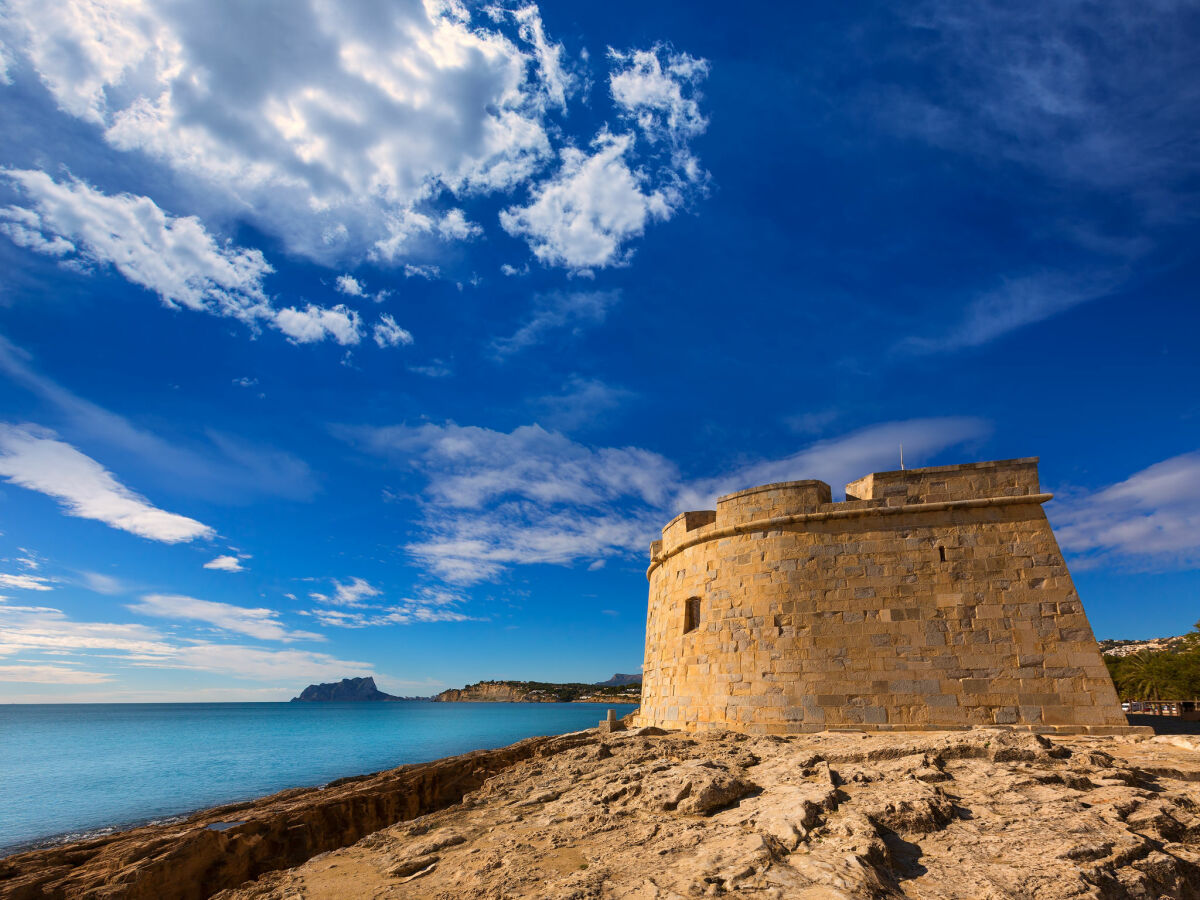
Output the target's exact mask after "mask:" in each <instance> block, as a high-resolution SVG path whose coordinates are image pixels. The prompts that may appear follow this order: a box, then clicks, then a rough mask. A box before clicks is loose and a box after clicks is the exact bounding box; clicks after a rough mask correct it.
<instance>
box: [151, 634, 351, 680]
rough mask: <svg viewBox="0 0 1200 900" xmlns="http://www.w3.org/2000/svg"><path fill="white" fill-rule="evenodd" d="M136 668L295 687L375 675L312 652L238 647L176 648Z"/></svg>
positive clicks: (326, 654)
mask: <svg viewBox="0 0 1200 900" xmlns="http://www.w3.org/2000/svg"><path fill="white" fill-rule="evenodd" d="M131 665H135V666H151V667H155V668H169V669H197V670H200V671H203V672H216V673H219V674H222V675H232V676H234V677H236V678H249V679H253V680H255V681H285V682H289V683H292V684H303V683H305V682H313V681H316V682H320V681H336V680H338V679H341V678H347V677H358V676H363V675H373V674H374V671H373V667H372V666H371V664H370V663H365V662H358V661H355V660H345V659H338V658H337V657H335V656H330V655H329V654H328V653H313V652H311V651H309V650H266V649H262V648H260V647H246V646H241V645H238V644H211V643H203V644H190V645H187V646H182V647H178V648H176V650H175V652H174V653H173V654H172V656H171V657H170V659H167V660H163V661H155V660H135V661H132V662H131Z"/></svg>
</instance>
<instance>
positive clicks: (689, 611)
mask: <svg viewBox="0 0 1200 900" xmlns="http://www.w3.org/2000/svg"><path fill="white" fill-rule="evenodd" d="M699 627H700V598H699V597H688V598H687V601H686V602H685V603H684V604H683V633H684V634H687V633H688V632H689V631H695V630H696V629H697V628H699Z"/></svg>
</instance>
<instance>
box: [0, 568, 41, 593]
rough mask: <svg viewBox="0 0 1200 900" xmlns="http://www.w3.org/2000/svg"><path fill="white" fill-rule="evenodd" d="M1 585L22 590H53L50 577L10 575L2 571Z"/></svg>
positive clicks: (0, 573)
mask: <svg viewBox="0 0 1200 900" xmlns="http://www.w3.org/2000/svg"><path fill="white" fill-rule="evenodd" d="M0 587H6V588H16V589H17V590H22V591H52V590H54V588H53V587H52V586H51V585H50V579H49V578H43V577H42V576H40V575H10V574H7V573H5V572H0Z"/></svg>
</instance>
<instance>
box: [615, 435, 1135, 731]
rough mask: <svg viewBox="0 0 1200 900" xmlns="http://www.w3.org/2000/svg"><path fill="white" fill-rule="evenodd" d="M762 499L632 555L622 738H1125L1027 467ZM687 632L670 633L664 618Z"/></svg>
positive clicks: (684, 520)
mask: <svg viewBox="0 0 1200 900" xmlns="http://www.w3.org/2000/svg"><path fill="white" fill-rule="evenodd" d="M846 495H847V500H846V501H845V502H840V503H834V502H832V501H831V499H830V496H829V487H828V485H826V484H825V483H824V482H820V481H796V482H784V483H779V484H769V485H762V486H760V487H757V488H751V489H749V490H746V491H739V492H737V493H734V494H729V495H727V496H725V497H722V498H720V499H719V500H718V501H717V504H716V506H717V508H716V510H701V511H695V512H688V513H683V514H681V515H680V516H677V517H676V518H675V519H672V521H671V522H670V523H668V525H667V527H666V528H665V529H664V530H663V539H662V541H657V542H655V544H653V545H652V546H651V565H650V568H649V570H648V572H647V577H648V579H649V582H650V602H649V609H648V615H647V636H646V660H645V666H644V671H643V678H644V682H643V684H644V687H643V704H642V708H641V710H640V712H639V721H640V723H641V724H669V726H670V727H678V728H687V729H703V728H708V727H733V728H738V729H741V730H744V731H749V732H754V733H772V734H789V733H800V732H805V731H816V730H821V729H825V728H858V729H879V730H897V729H902V728H922V729H924V728H966V727H977V726H989V727H997V726H1001V727H1009V728H1012V727H1017V728H1029V729H1034V730H1050V731H1063V730H1066V731H1071V730H1074V731H1087V730H1090V729H1095V728H1105V729H1116V730H1118V731H1119V730H1121V729H1127V728H1128V726H1127V725H1126V723H1125V720H1124V717H1123V716H1122V714H1121V712H1120V708H1119V705H1118V703H1117V698H1116V693H1115V691H1114V689H1113V686H1112V683H1111V680H1110V679H1109V678H1108V674H1107V671H1106V670H1105V668H1104V664H1103V662H1102V661H1101V659H1100V655H1099V652H1098V650H1097V648H1096V645H1095V641H1094V638H1093V636H1092V631H1091V628H1090V626H1089V625H1088V623H1087V619H1086V616H1085V615H1084V613H1083V609H1082V606H1081V605H1080V603H1079V598H1078V595H1077V593H1076V592H1075V589H1074V585H1073V584H1072V582H1071V578H1070V574H1069V573H1068V571H1067V568H1066V564H1065V563H1064V561H1063V559H1062V555H1061V552H1060V551H1059V548H1058V544H1057V542H1056V541H1055V540H1054V535H1053V533H1052V531H1051V529H1050V526H1049V523H1048V522H1047V520H1046V517H1045V514H1044V513H1043V512H1042V509H1041V504H1042V503H1043V502H1045V501H1046V500H1048V499H1050V498H1049V495H1047V494H1043V493H1041V489H1040V484H1039V481H1038V477H1037V460H1036V459H1032V458H1031V459H1017V460H1001V461H997V462H987V463H975V464H972V465H966V466H941V467H936V468H929V469H912V470H902V471H899V472H881V473H873V474H872V475H868V476H866V477H865V478H861V479H859V480H858V481H855V482H852V483H851V484H849V485H847V488H846ZM688 598H699V600H700V604H701V616H700V620H701V623H702V624H701V625H700V627H699V628H697V629H695V630H694V631H691V632H688V633H684V631H683V629H684V627H685V625H684V616H683V612H682V610H683V604H684V602H685V601H686V600H687V599H688Z"/></svg>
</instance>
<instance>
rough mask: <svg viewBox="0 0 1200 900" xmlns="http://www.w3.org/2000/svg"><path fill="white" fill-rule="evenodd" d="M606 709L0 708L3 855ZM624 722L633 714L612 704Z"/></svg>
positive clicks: (516, 735)
mask: <svg viewBox="0 0 1200 900" xmlns="http://www.w3.org/2000/svg"><path fill="white" fill-rule="evenodd" d="M608 708H609V707H608V706H606V705H603V704H599V703H119V704H73V705H45V706H43V705H37V706H32V705H31V706H25V705H0V852H2V851H8V852H12V851H13V850H14V849H16V848H18V847H21V846H24V845H28V844H31V843H34V842H40V841H43V840H46V839H49V838H55V837H63V836H66V835H71V836H80V835H82V834H84V833H87V832H92V831H96V830H99V829H105V828H114V827H122V826H129V825H133V824H138V823H142V822H146V821H150V820H155V819H163V818H167V817H170V816H178V815H182V814H184V813H189V812H193V811H195V810H197V809H203V808H205V807H208V806H217V805H219V804H222V803H231V802H234V801H238V800H247V799H250V798H253V797H258V796H261V795H263V794H270V793H272V792H274V791H278V790H282V789H283V788H289V787H303V786H309V785H319V784H324V783H325V782H328V781H332V780H333V779H335V778H342V777H344V776H347V775H361V774H365V773H368V772H377V771H379V770H381V769H390V768H392V767H393V766H398V765H402V764H404V763H412V762H425V761H428V760H431V759H437V758H438V757H440V756H452V755H454V754H456V753H465V752H467V751H468V750H478V749H482V748H490V747H502V746H504V745H505V744H511V743H512V742H513V741H518V740H520V739H521V738H526V737H531V736H533V735H541V734H564V733H566V732H568V731H579V730H581V729H583V728H593V727H595V725H596V723H597V722H598V721H600V719H602V718H604V714H605V710H606V709H608ZM612 708H613V709H616V710H617V715H618V716H623V715H625V714H626V713H628V712H630V711H631V710H632V709H633V706H632V705H630V704H613V705H612Z"/></svg>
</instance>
